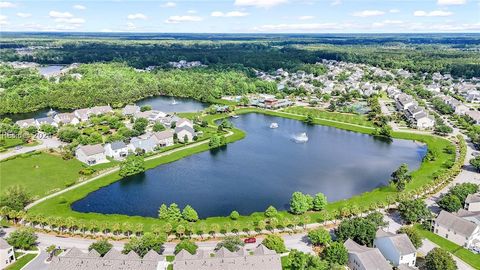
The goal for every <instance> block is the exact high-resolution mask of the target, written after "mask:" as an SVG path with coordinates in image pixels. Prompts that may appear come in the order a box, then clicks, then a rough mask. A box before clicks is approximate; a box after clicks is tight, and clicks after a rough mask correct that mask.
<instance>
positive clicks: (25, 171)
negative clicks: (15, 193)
mask: <svg viewBox="0 0 480 270" xmlns="http://www.w3.org/2000/svg"><path fill="white" fill-rule="evenodd" d="M82 168H84V166H83V164H82V163H81V162H80V161H78V160H76V159H72V160H63V159H62V158H61V157H60V156H56V155H51V154H47V153H39V154H36V155H27V156H26V157H24V156H18V157H17V158H14V159H11V160H5V161H1V162H0V186H1V187H2V190H5V189H6V188H7V187H9V186H12V185H23V186H24V187H25V188H26V189H27V190H28V191H29V192H30V193H31V195H33V196H39V197H43V196H45V195H47V194H49V193H51V191H52V190H56V189H62V188H65V187H67V186H68V185H71V184H73V183H75V181H76V180H77V179H78V177H79V174H78V172H79V171H80V170H81V169H82Z"/></svg>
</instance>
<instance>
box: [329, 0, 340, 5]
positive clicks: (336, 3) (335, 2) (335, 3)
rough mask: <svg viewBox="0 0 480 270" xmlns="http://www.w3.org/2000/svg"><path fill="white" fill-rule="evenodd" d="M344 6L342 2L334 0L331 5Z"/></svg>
mask: <svg viewBox="0 0 480 270" xmlns="http://www.w3.org/2000/svg"><path fill="white" fill-rule="evenodd" d="M340 4H342V0H333V1H332V2H331V3H330V6H338V5H340Z"/></svg>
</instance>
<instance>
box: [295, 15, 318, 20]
mask: <svg viewBox="0 0 480 270" xmlns="http://www.w3.org/2000/svg"><path fill="white" fill-rule="evenodd" d="M298 19H299V20H302V21H305V20H312V19H315V16H308V15H305V16H300V17H298Z"/></svg>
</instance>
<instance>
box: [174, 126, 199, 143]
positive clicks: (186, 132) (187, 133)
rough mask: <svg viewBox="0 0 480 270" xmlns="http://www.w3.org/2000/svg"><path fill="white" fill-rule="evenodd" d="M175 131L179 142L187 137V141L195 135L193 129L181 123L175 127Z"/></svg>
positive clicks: (191, 139)
mask: <svg viewBox="0 0 480 270" xmlns="http://www.w3.org/2000/svg"><path fill="white" fill-rule="evenodd" d="M175 133H176V134H177V139H178V141H180V142H185V138H187V139H188V141H189V142H191V141H193V137H194V136H195V130H193V128H192V127H190V126H188V125H183V126H181V127H175Z"/></svg>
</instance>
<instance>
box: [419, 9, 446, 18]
mask: <svg viewBox="0 0 480 270" xmlns="http://www.w3.org/2000/svg"><path fill="white" fill-rule="evenodd" d="M452 14H453V13H452V12H450V11H444V10H433V11H430V12H426V11H423V10H417V11H415V12H413V16H416V17H446V16H450V15H452Z"/></svg>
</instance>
